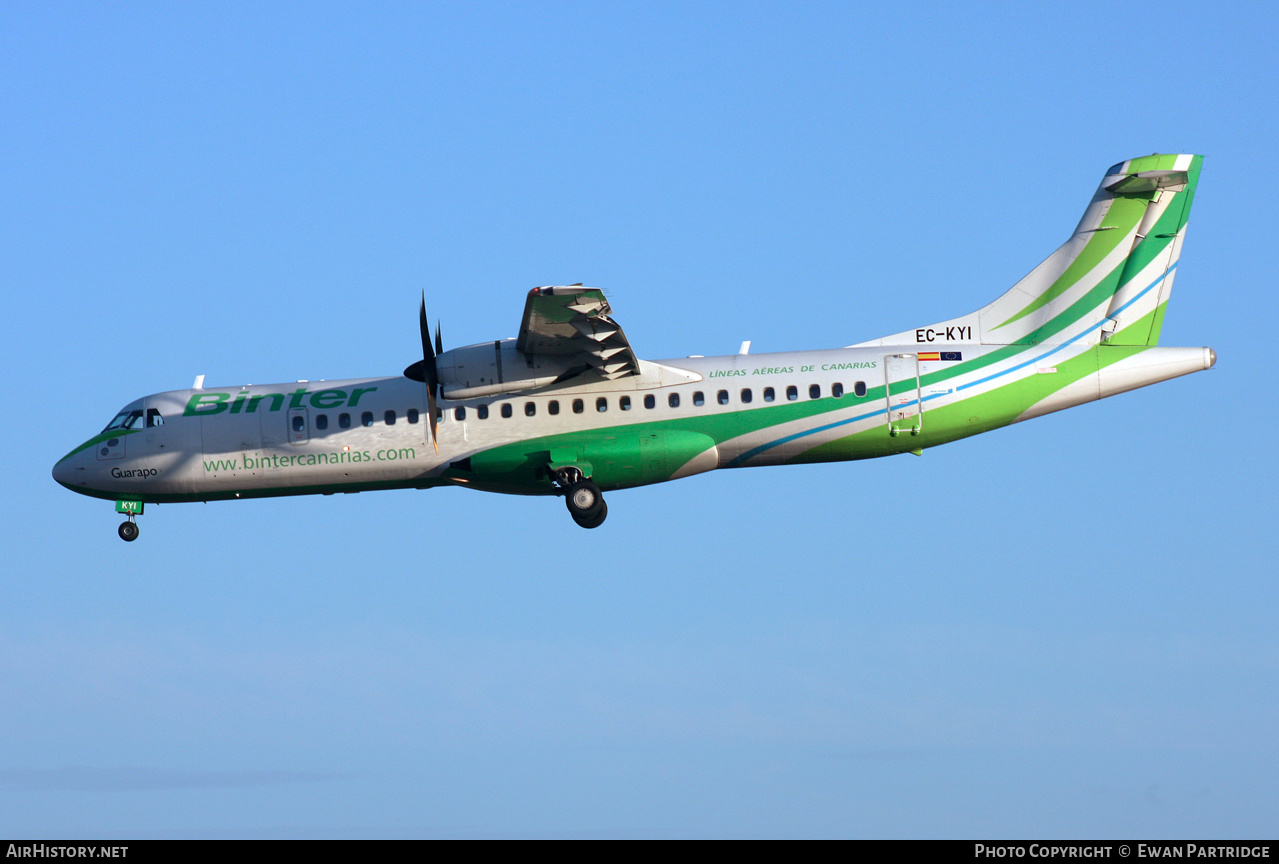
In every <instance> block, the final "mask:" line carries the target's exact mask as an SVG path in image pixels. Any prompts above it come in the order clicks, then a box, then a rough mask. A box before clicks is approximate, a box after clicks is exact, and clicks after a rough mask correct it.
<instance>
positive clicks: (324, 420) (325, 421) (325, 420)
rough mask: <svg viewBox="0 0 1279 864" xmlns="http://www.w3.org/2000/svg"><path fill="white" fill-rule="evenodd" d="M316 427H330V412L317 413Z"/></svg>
mask: <svg viewBox="0 0 1279 864" xmlns="http://www.w3.org/2000/svg"><path fill="white" fill-rule="evenodd" d="M315 428H316V429H328V428H329V415H328V414H316V415H315Z"/></svg>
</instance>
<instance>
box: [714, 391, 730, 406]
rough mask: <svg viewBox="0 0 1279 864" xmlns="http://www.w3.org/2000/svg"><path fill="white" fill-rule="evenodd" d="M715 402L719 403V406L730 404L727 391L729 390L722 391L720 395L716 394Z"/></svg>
mask: <svg viewBox="0 0 1279 864" xmlns="http://www.w3.org/2000/svg"><path fill="white" fill-rule="evenodd" d="M715 401H716V402H718V403H719V404H721V405H727V404H728V391H727V390H721V391H719V392H718V393H716V394H715Z"/></svg>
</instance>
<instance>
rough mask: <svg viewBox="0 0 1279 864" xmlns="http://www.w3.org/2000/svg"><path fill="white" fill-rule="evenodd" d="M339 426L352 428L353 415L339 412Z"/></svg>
mask: <svg viewBox="0 0 1279 864" xmlns="http://www.w3.org/2000/svg"><path fill="white" fill-rule="evenodd" d="M338 426H340V427H341V428H343V429H350V428H351V415H350V414H339V415H338Z"/></svg>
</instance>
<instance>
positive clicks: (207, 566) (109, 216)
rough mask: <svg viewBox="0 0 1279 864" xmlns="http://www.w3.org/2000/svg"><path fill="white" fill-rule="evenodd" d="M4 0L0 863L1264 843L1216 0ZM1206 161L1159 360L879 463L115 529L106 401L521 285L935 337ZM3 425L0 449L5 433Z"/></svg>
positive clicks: (240, 372)
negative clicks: (136, 532)
mask: <svg viewBox="0 0 1279 864" xmlns="http://www.w3.org/2000/svg"><path fill="white" fill-rule="evenodd" d="M366 7H367V4H364V5H362V6H361V5H331V4H317V3H307V4H273V5H268V6H266V7H263V6H262V4H228V3H219V4H205V5H198V4H180V5H177V6H175V5H173V4H113V5H110V6H103V5H100V4H63V5H49V4H37V3H16V4H14V3H11V4H7V5H6V6H5V7H4V9H3V10H2V11H0V84H2V85H3V86H0V128H3V129H4V132H5V134H4V135H3V136H0V160H2V164H3V165H4V169H3V171H0V200H2V201H3V202H4V204H5V206H4V207H3V209H2V210H0V220H2V221H0V236H2V237H3V240H0V273H2V274H3V276H0V279H3V282H4V284H5V291H4V296H5V298H6V300H7V311H8V316H7V321H8V324H7V326H6V331H5V332H6V338H5V340H4V342H3V349H0V350H3V351H4V359H5V368H6V370H7V371H8V373H9V375H8V382H9V384H8V388H7V395H8V404H9V405H10V409H11V415H10V416H11V419H12V420H15V421H16V420H18V418H22V420H24V421H25V422H14V423H11V425H10V430H11V431H10V435H9V436H8V438H7V442H8V455H7V459H6V460H5V464H6V466H7V468H6V475H7V477H8V478H9V480H10V486H9V489H10V492H9V494H8V495H7V496H6V500H7V501H8V502H9V505H8V507H7V509H6V513H7V518H5V520H4V523H3V528H0V532H3V540H4V543H5V548H6V549H7V550H8V554H9V555H10V556H12V557H11V559H10V561H11V563H10V564H9V565H8V566H7V567H6V568H5V569H4V574H5V575H4V577H3V585H4V589H5V598H6V602H5V603H4V604H3V607H2V611H0V704H2V705H4V706H5V709H6V710H5V711H3V712H2V713H0V834H4V835H8V836H33V837H50V838H51V837H70V836H90V835H91V836H95V837H151V836H155V837H191V836H200V837H208V836H228V837H277V836H284V837H294V836H305V837H326V836H339V837H378V836H395V837H418V836H426V837H446V836H483V837H505V836H539V837H540V836H554V837H595V836H606V837H609V836H716V837H720V836H732V837H736V836H769V837H774V836H776V837H794V836H848V837H884V836H887V837H916V836H924V837H929V836H943V837H945V836H975V837H998V836H1002V837H1009V836H1021V837H1035V836H1051V837H1133V836H1147V837H1182V836H1184V837H1266V836H1270V837H1273V836H1274V835H1275V834H1276V832H1277V830H1279V820H1277V819H1276V816H1275V808H1274V806H1273V804H1274V801H1275V800H1276V799H1277V798H1279V747H1277V745H1276V743H1275V736H1274V729H1275V726H1276V720H1277V719H1279V686H1277V685H1279V636H1276V633H1275V627H1274V620H1275V613H1276V609H1277V607H1279V587H1276V580H1275V578H1274V576H1275V568H1274V565H1273V563H1272V562H1273V553H1272V539H1273V538H1272V535H1273V531H1274V525H1275V521H1276V519H1275V517H1276V496H1275V492H1274V482H1275V473H1276V472H1275V466H1274V458H1273V456H1272V455H1271V452H1270V451H1271V446H1270V445H1271V444H1272V442H1273V440H1274V432H1273V429H1274V428H1275V421H1276V416H1275V414H1276V412H1275V408H1274V404H1273V401H1272V400H1270V399H1269V398H1268V397H1267V392H1268V388H1267V387H1266V386H1264V385H1263V384H1262V376H1261V374H1260V373H1261V371H1264V369H1265V368H1267V367H1268V365H1269V355H1270V354H1271V353H1272V351H1271V348H1270V346H1271V344H1272V342H1273V339H1272V336H1271V333H1270V330H1271V329H1272V327H1273V322H1274V313H1275V306H1276V304H1275V300H1274V292H1273V291H1272V290H1271V287H1270V285H1271V281H1272V279H1271V277H1270V276H1268V275H1267V274H1266V272H1265V271H1264V267H1265V266H1266V264H1265V262H1266V261H1267V260H1269V257H1270V255H1269V251H1270V247H1271V245H1272V244H1273V237H1274V236H1275V234H1276V231H1279V224H1276V223H1277V221H1279V220H1277V218H1276V215H1275V208H1274V207H1273V205H1272V203H1271V201H1270V199H1271V197H1272V195H1271V193H1270V192H1269V186H1268V183H1269V181H1268V177H1267V170H1268V166H1269V165H1270V164H1271V162H1272V161H1273V159H1274V144H1273V142H1274V141H1275V140H1276V137H1277V130H1276V128H1275V121H1274V118H1273V114H1274V112H1273V111H1272V110H1271V109H1272V107H1273V105H1274V104H1276V97H1277V96H1279V94H1277V93H1276V80H1279V75H1277V73H1279V69H1276V59H1275V55H1274V51H1273V44H1274V39H1275V35H1276V24H1277V23H1279V22H1277V20H1276V13H1275V11H1274V10H1273V8H1272V7H1271V6H1269V5H1266V4H1246V3H1245V4H1234V5H1232V6H1231V7H1230V8H1226V9H1222V8H1218V7H1213V6H1209V5H1208V4H1177V3H1173V4H1161V5H1159V6H1158V7H1151V6H1149V5H1138V4H1131V5H1125V4H1088V3H1085V4H1073V5H1070V6H1056V7H1038V6H1037V7H1032V6H1027V5H1024V4H998V3H992V4H971V5H964V4H959V5H956V4H898V5H893V6H882V7H876V8H869V7H868V8H859V7H856V6H854V5H852V4H817V3H807V4H780V3H779V4H745V3H732V4H717V3H702V4H654V3H644V4H620V3H610V4H564V3H536V4H467V5H463V4H425V3H411V4H410V3H386V4H380V5H377V6H376V7H374V8H372V9H370V8H366ZM1155 151H1159V152H1195V153H1203V154H1205V155H1206V159H1205V165H1204V171H1203V176H1202V181H1201V185H1200V190H1199V194H1198V196H1197V199H1196V205H1195V212H1194V215H1193V217H1192V220H1191V221H1192V225H1191V228H1190V231H1189V236H1188V239H1187V243H1186V247H1185V253H1184V256H1183V258H1182V259H1181V265H1180V267H1179V268H1178V273H1179V275H1178V278H1177V284H1176V291H1175V293H1174V296H1173V302H1172V304H1171V308H1170V312H1169V315H1168V318H1167V322H1166V325H1165V327H1164V332H1163V342H1164V344H1170V345H1210V346H1212V347H1214V348H1215V349H1216V350H1217V352H1218V355H1219V358H1220V359H1219V362H1218V364H1217V367H1216V368H1214V369H1213V370H1211V371H1209V372H1205V373H1203V374H1200V375H1195V376H1191V377H1189V378H1185V379H1179V380H1176V381H1173V382H1168V383H1165V384H1163V385H1160V386H1157V387H1154V388H1149V389H1146V390H1142V391H1138V392H1135V393H1131V394H1125V395H1123V396H1119V397H1116V398H1114V399H1110V400H1106V401H1104V402H1101V403H1098V404H1094V405H1089V406H1084V407H1081V408H1078V409H1075V410H1072V411H1069V412H1065V413H1062V414H1058V415H1052V416H1049V417H1046V418H1042V419H1038V420H1035V421H1034V422H1032V423H1026V424H1021V425H1019V426H1016V427H1012V428H1009V429H1004V430H999V431H996V432H993V433H990V434H988V435H984V436H979V437H977V438H974V439H969V440H966V441H962V442H957V443H955V444H952V445H948V446H946V447H942V448H938V449H936V450H930V451H928V452H927V453H925V455H924V456H923V458H920V459H916V458H914V457H897V458H890V459H884V460H877V461H873V462H867V463H857V464H843V465H829V466H815V467H814V466H805V467H793V468H784V469H760V470H756V471H723V472H716V473H713V474H710V475H703V476H700V477H696V478H691V479H688V480H684V481H681V482H680V483H679V484H678V485H662V486H656V487H649V488H645V489H638V490H631V491H627V492H622V493H616V494H614V495H612V496H610V516H609V520H608V522H607V523H606V524H605V525H604V526H603V527H602V528H600V529H598V530H596V531H590V532H586V531H582V530H581V529H578V528H577V527H576V526H575V525H573V524H572V522H571V521H570V520H569V519H567V518H566V515H565V513H564V511H563V508H562V506H561V505H560V503H559V502H558V501H554V500H542V499H535V498H517V497H503V496H492V495H482V494H474V493H470V492H467V491H464V490H434V491H431V492H387V493H378V494H362V495H358V496H356V495H351V496H334V497H325V498H318V499H310V498H304V499H297V500H286V499H279V500H268V501H251V502H236V503H222V504H209V505H199V504H197V505H180V506H163V507H152V508H148V510H147V513H146V515H145V516H144V517H143V518H142V520H141V525H142V536H141V539H140V540H139V541H138V542H136V543H133V544H128V545H126V544H124V543H121V542H120V541H119V539H118V538H117V537H116V536H115V526H116V523H117V521H118V520H117V518H116V517H115V514H114V513H113V512H112V508H111V506H110V505H109V504H107V503H104V502H97V501H93V500H90V499H87V498H79V497H77V496H73V495H71V494H70V493H68V492H66V491H65V490H63V489H61V488H60V487H58V486H57V485H56V484H55V483H54V482H53V481H52V479H51V478H50V476H49V469H50V468H51V467H52V465H53V463H54V462H55V460H56V459H57V458H58V457H59V456H61V455H62V454H63V453H64V452H66V451H67V450H69V449H70V448H71V447H73V446H75V445H76V444H77V443H79V442H80V441H81V440H83V439H84V438H86V437H87V436H89V435H90V434H92V433H94V432H96V431H97V430H98V429H99V428H101V426H102V425H103V424H104V423H105V422H106V421H107V420H108V419H110V417H111V416H112V415H113V413H114V412H115V411H116V410H117V409H118V408H119V407H120V406H122V405H124V404H125V403H126V402H128V401H130V400H132V399H134V398H136V397H138V396H141V395H144V394H146V393H150V392H155V391H160V390H169V389H175V388H181V387H186V386H189V385H190V383H191V380H192V379H193V378H194V376H195V375H197V374H206V375H207V376H208V381H209V383H210V384H211V385H212V384H223V383H226V384H230V383H241V382H246V381H252V382H255V383H263V382H268V381H289V380H294V379H298V378H312V379H314V378H321V377H323V378H338V377H348V376H359V375H378V374H388V373H394V372H396V371H398V370H400V369H402V368H403V367H404V366H405V365H407V364H408V363H409V362H411V361H412V360H413V359H414V357H415V353H416V352H417V351H418V347H417V346H418V341H417V340H418V336H417V329H416V328H417V325H416V306H417V303H418V297H419V294H420V292H422V291H423V290H425V292H426V295H427V302H428V306H429V308H430V310H431V313H432V316H433V317H435V316H439V317H440V318H442V320H443V324H444V338H445V342H446V347H447V346H456V345H461V344H467V343H471V342H477V341H481V340H485V339H494V338H503V337H507V336H513V335H515V332H516V329H517V327H518V323H519V315H520V312H521V309H522V301H523V294H524V292H526V291H527V290H528V289H529V288H530V287H532V286H534V285H543V284H553V283H560V284H562V283H569V282H578V281H582V282H585V283H586V284H588V285H597V286H600V287H603V288H604V289H606V290H607V291H609V293H610V297H611V298H612V301H613V306H614V309H615V312H616V316H617V318H618V320H619V321H620V322H621V323H622V324H623V326H625V328H626V331H627V334H628V335H629V337H630V339H631V342H632V344H633V345H634V346H635V348H636V350H637V352H638V353H639V354H640V355H641V356H644V357H650V358H660V357H678V356H682V355H685V354H690V353H698V354H714V353H731V352H733V351H735V350H736V348H737V346H738V344H739V343H740V341H741V340H744V339H751V340H753V342H754V348H753V350H754V351H756V352H762V351H769V350H796V349H803V348H818V347H833V346H838V345H846V344H850V343H852V342H857V341H861V340H865V339H870V338H874V337H877V336H880V335H883V334H887V333H894V332H898V331H900V330H904V329H906V328H908V327H912V326H918V325H921V324H927V323H931V322H933V321H937V320H940V319H943V318H948V317H952V316H954V315H959V314H962V313H964V312H967V311H969V310H971V309H974V308H976V307H977V306H979V305H981V304H983V303H985V302H987V301H988V300H990V299H992V298H993V297H995V296H996V295H997V294H998V293H1000V292H1002V291H1003V290H1004V289H1005V288H1006V287H1007V286H1009V285H1010V284H1012V283H1013V282H1014V281H1016V280H1017V279H1018V278H1020V277H1021V276H1022V275H1023V274H1024V273H1025V272H1026V271H1027V270H1029V269H1030V268H1031V267H1032V266H1034V265H1035V264H1036V263H1038V262H1039V261H1040V260H1041V259H1042V258H1043V257H1044V256H1045V255H1047V254H1048V253H1049V252H1051V251H1052V250H1053V249H1054V248H1056V247H1057V245H1059V244H1060V243H1061V242H1062V241H1063V240H1065V239H1066V237H1067V236H1068V234H1069V232H1070V230H1071V229H1072V228H1073V227H1074V225H1075V222H1076V221H1077V219H1078V217H1079V215H1080V213H1082V211H1083V207H1084V205H1085V204H1086V203H1087V201H1088V198H1089V196H1090V195H1091V194H1092V191H1093V189H1094V188H1095V186H1096V183H1097V182H1098V180H1099V178H1100V176H1101V175H1102V173H1103V172H1104V171H1105V169H1106V167H1107V166H1109V165H1111V164H1112V163H1114V162H1116V161H1119V160H1121V159H1124V158H1127V157H1130V156H1136V155H1142V154H1146V153H1150V152H1155ZM32 433H34V434H32Z"/></svg>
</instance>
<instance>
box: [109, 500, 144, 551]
mask: <svg viewBox="0 0 1279 864" xmlns="http://www.w3.org/2000/svg"><path fill="white" fill-rule="evenodd" d="M115 512H117V513H123V514H124V515H125V516H127V517H129V518H128V520H127V521H125V522H121V523H120V528H119V529H118V531H117V532H116V533H118V534H119V535H120V539H121V540H123V541H125V542H126V543H132V542H133V541H134V540H137V539H138V523H137V522H134V521H133V520H134V518H135V517H137V516H140V515H142V502H141V501H117V502H115Z"/></svg>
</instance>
